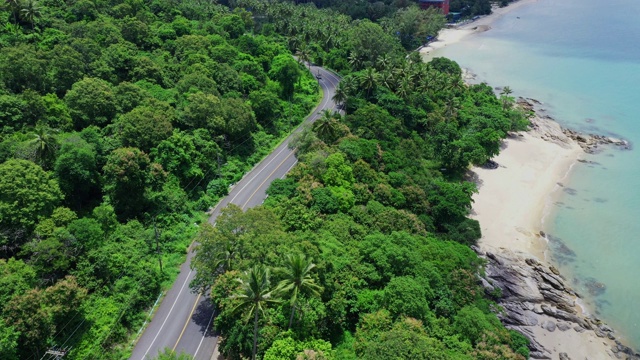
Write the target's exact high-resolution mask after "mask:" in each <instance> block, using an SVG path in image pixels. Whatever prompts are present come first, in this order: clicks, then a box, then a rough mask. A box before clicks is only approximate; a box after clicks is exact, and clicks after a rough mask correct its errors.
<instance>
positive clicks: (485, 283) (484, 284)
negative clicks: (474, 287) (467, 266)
mask: <svg viewBox="0 0 640 360" xmlns="http://www.w3.org/2000/svg"><path fill="white" fill-rule="evenodd" d="M480 283H481V284H482V287H483V288H484V292H485V294H487V295H492V294H493V293H494V292H495V290H496V288H495V287H493V285H491V284H489V282H488V281H487V280H486V279H485V278H480Z"/></svg>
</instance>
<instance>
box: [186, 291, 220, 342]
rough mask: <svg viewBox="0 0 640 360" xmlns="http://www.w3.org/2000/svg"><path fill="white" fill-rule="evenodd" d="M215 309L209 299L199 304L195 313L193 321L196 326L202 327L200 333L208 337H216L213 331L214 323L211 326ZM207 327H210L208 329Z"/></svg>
mask: <svg viewBox="0 0 640 360" xmlns="http://www.w3.org/2000/svg"><path fill="white" fill-rule="evenodd" d="M213 311H214V308H213V304H212V303H211V301H209V299H205V300H204V301H201V302H200V304H198V307H197V308H196V311H195V312H194V313H193V316H192V317H191V319H193V322H195V323H196V325H198V326H200V333H201V334H203V335H204V336H206V337H210V336H215V335H216V334H215V331H214V330H213V321H211V324H209V321H210V320H211V315H212V314H213ZM207 325H209V327H208V328H207Z"/></svg>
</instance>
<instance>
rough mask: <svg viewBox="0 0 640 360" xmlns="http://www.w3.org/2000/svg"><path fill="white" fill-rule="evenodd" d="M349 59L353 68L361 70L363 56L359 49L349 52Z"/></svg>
mask: <svg viewBox="0 0 640 360" xmlns="http://www.w3.org/2000/svg"><path fill="white" fill-rule="evenodd" d="M348 61H349V65H351V67H352V68H353V70H360V68H361V67H362V58H361V56H360V54H359V53H358V52H357V51H352V52H351V53H350V54H349V58H348Z"/></svg>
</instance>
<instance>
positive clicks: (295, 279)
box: [278, 254, 322, 328]
mask: <svg viewBox="0 0 640 360" xmlns="http://www.w3.org/2000/svg"><path fill="white" fill-rule="evenodd" d="M284 265H285V266H284V267H283V268H282V269H279V272H280V273H281V274H282V276H283V277H284V279H283V280H282V281H280V283H279V284H278V290H279V291H282V292H285V293H290V294H291V316H289V328H291V324H292V323H293V316H294V314H295V311H296V306H297V305H298V296H299V295H300V294H305V293H308V294H312V295H316V296H319V295H320V292H321V291H322V287H321V286H320V285H318V284H316V282H315V280H314V279H313V278H312V277H311V270H313V269H314V268H315V267H316V264H314V263H313V262H312V261H311V259H307V258H306V256H304V255H302V254H294V255H287V257H286V259H285V262H284Z"/></svg>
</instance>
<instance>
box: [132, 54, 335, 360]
mask: <svg viewBox="0 0 640 360" xmlns="http://www.w3.org/2000/svg"><path fill="white" fill-rule="evenodd" d="M311 73H312V74H314V75H316V74H320V79H318V83H319V84H320V87H321V88H322V91H323V97H322V101H321V102H320V104H319V105H318V106H317V107H316V108H315V109H314V111H313V113H312V114H311V115H310V116H309V117H307V119H306V120H305V123H309V122H313V121H315V120H316V119H317V118H319V117H320V114H321V111H322V110H334V111H337V110H338V108H337V106H336V104H335V103H334V102H333V100H332V99H333V95H334V94H335V90H336V87H337V86H338V83H339V82H340V78H339V77H338V76H337V75H335V74H333V73H331V72H329V71H327V70H325V69H323V68H321V67H317V66H311ZM301 129H302V127H301V126H300V127H298V128H297V129H296V130H294V131H293V133H292V134H291V135H289V137H287V138H286V139H285V140H284V141H283V142H282V144H280V146H278V147H277V148H276V149H275V150H274V151H273V152H272V153H271V154H270V155H269V156H267V157H266V158H265V159H263V160H262V161H261V162H260V163H258V165H256V166H255V167H254V168H253V169H252V170H251V171H250V172H248V173H247V174H246V175H245V176H244V177H243V178H242V180H240V181H239V182H238V183H237V184H236V185H235V186H234V187H233V189H232V190H231V191H230V192H229V195H227V196H226V197H225V198H224V199H222V200H221V201H220V202H219V203H218V205H216V207H215V208H214V210H213V212H212V215H211V217H210V218H209V222H210V223H211V224H215V221H216V218H217V217H218V215H219V214H220V210H221V209H223V208H224V207H225V206H227V204H229V203H233V204H236V205H238V206H240V207H241V208H242V209H243V210H245V209H248V208H251V207H254V206H257V205H260V204H262V202H263V201H264V199H265V198H266V190H267V188H268V187H269V185H270V184H271V182H272V181H273V180H275V179H280V178H283V177H284V176H285V175H286V174H287V173H288V172H289V170H291V168H293V166H294V165H295V164H296V163H297V161H298V160H297V159H296V157H295V154H294V151H293V150H291V149H289V142H290V141H291V139H292V137H293V135H294V134H295V133H297V132H299V131H301ZM193 256H194V252H193V250H192V249H189V253H188V255H187V261H186V262H185V263H184V264H182V266H181V267H180V275H179V276H178V278H177V279H176V281H175V282H174V284H173V286H172V287H171V289H169V291H168V292H167V293H166V296H165V297H164V299H163V300H162V303H160V306H159V307H158V310H157V311H156V313H155V315H154V317H153V320H152V321H151V322H150V323H149V325H148V326H147V328H146V329H145V331H144V332H143V333H142V336H140V338H139V340H138V342H137V343H136V345H135V347H134V349H133V352H132V354H131V357H130V359H131V360H146V359H152V358H155V357H156V356H157V355H158V352H161V351H163V349H164V348H169V349H173V350H174V351H175V352H176V353H178V354H179V353H181V352H183V351H184V352H185V353H187V354H190V355H192V356H193V357H194V359H196V360H211V359H217V357H218V349H217V348H218V337H217V335H216V333H215V330H214V329H213V326H212V322H213V315H214V312H213V309H212V307H211V305H210V303H209V302H208V301H206V299H205V297H204V296H201V295H198V294H194V293H192V292H191V290H190V288H189V283H190V282H191V280H192V279H193V277H194V275H195V273H194V271H193V270H191V269H190V266H189V265H190V263H191V259H192V258H193Z"/></svg>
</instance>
